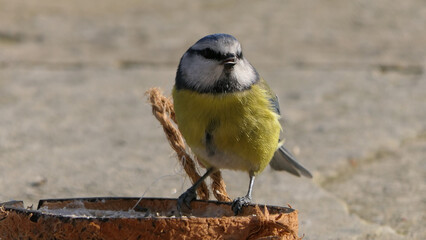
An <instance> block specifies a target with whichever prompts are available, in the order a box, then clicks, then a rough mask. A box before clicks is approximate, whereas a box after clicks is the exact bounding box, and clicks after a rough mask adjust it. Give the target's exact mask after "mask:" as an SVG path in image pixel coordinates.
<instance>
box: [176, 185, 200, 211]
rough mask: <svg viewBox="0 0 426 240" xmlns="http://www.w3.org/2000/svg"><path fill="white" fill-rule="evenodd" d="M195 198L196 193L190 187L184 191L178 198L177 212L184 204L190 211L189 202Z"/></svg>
mask: <svg viewBox="0 0 426 240" xmlns="http://www.w3.org/2000/svg"><path fill="white" fill-rule="evenodd" d="M196 198H197V193H196V192H195V189H193V188H192V187H191V188H189V189H188V190H186V191H185V192H184V193H182V195H180V196H179V198H178V200H177V210H178V212H179V213H180V212H181V209H182V205H183V204H185V205H186V206H187V207H188V208H189V209H191V202H192V201H193V200H195V199H196Z"/></svg>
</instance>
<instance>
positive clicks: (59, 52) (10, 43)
mask: <svg viewBox="0 0 426 240" xmlns="http://www.w3.org/2000/svg"><path fill="white" fill-rule="evenodd" d="M425 29H426V3H425V2H424V1H421V0H418V1H398V2H394V1H392V2H389V1H383V0H378V1H367V0H364V1H337V0H335V1H325V0H324V1H307V0H302V1H285V2H283V1H278V0H275V1H273V0H268V1H214V2H211V1H208V2H207V1H205V2H203V1H199V2H192V1H183V0H179V1H163V2H161V1H136V0H134V1H133V0H125V1H112V0H104V1H83V0H75V1H72V2H71V1H56V0H40V1H24V0H0V163H1V168H0V183H1V184H0V201H8V200H11V199H16V200H24V201H25V203H26V204H27V205H30V204H36V203H37V201H38V200H39V199H41V198H67V197H84V196H140V195H141V194H142V193H143V192H144V191H146V190H148V191H147V194H146V196H151V197H154V196H162V197H177V196H179V194H180V193H181V192H183V191H184V190H185V189H186V187H188V186H189V181H188V179H187V178H185V176H184V173H183V171H182V169H181V168H180V167H179V165H177V161H176V159H175V155H174V153H173V152H172V150H171V148H170V147H169V146H168V144H167V142H166V140H165V137H164V134H163V132H162V129H161V127H160V126H159V124H158V122H156V120H155V119H154V117H153V116H152V115H151V111H150V107H149V105H148V104H147V103H146V99H145V97H144V92H145V91H146V90H147V89H148V88H150V87H154V86H157V87H161V88H162V89H163V90H164V92H165V93H166V94H170V90H171V88H172V85H173V82H174V77H175V71H176V67H177V64H178V61H179V59H180V57H181V55H182V54H183V53H184V52H185V51H186V49H187V48H188V47H189V46H190V45H191V44H193V43H194V42H195V41H196V40H198V39H199V38H201V37H203V36H204V35H207V34H210V33H216V32H225V33H230V34H233V35H234V36H236V37H237V38H238V39H239V40H240V42H241V43H242V45H243V49H244V53H245V56H246V57H247V58H248V59H249V60H250V61H251V63H252V64H253V65H254V66H255V67H256V68H257V70H258V72H259V73H260V74H261V75H262V76H263V77H264V78H265V79H266V80H267V81H268V82H269V84H270V85H271V86H272V87H273V89H274V90H275V91H276V93H277V95H278V96H279V98H280V105H281V108H282V112H283V113H284V119H283V123H284V128H285V136H286V139H287V146H289V147H290V149H292V150H293V151H294V152H295V153H296V154H297V158H298V159H299V160H300V161H301V162H302V163H303V164H304V165H306V166H307V167H308V168H309V169H310V170H312V172H313V174H314V179H313V180H312V181H311V180H307V179H301V178H295V177H292V176H290V175H289V174H284V173H281V172H274V171H272V170H271V169H270V168H267V169H266V170H265V172H264V173H263V174H262V175H260V176H259V177H258V179H257V182H256V183H255V189H254V201H255V202H258V203H267V204H275V205H281V206H286V205H287V204H288V203H289V204H291V205H292V206H293V207H294V208H296V209H298V210H299V221H300V234H305V238H304V239H307V240H310V239H426V230H425V228H424V226H425V225H426V216H425V213H426V200H425V199H426V165H425V160H426V159H425V156H426V121H425V119H426V106H425V105H426V104H425V103H426V94H425V92H426V76H425V67H426V57H425V56H426V47H425V46H426V45H425V43H426V31H425ZM224 177H225V180H226V182H227V187H228V191H229V193H230V195H231V196H232V197H237V196H240V195H243V194H245V192H246V188H247V185H248V177H247V175H246V174H245V173H239V172H232V171H225V172H224Z"/></svg>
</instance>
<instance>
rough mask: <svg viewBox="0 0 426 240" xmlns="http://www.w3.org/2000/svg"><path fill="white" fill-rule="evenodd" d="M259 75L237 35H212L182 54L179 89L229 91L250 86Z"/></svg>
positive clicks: (210, 91)
mask: <svg viewBox="0 0 426 240" xmlns="http://www.w3.org/2000/svg"><path fill="white" fill-rule="evenodd" d="M258 78H259V77H258V74H257V72H256V70H255V69H254V68H253V66H252V65H251V64H250V63H249V62H248V61H247V60H246V59H245V58H244V56H243V53H242V50H241V44H240V43H239V42H238V41H237V39H236V38H235V37H233V36H231V35H228V34H212V35H208V36H205V37H203V38H202V39H200V40H198V41H197V42H196V43H195V44H194V45H192V46H191V47H190V48H189V49H188V50H187V51H186V52H185V54H184V55H183V56H182V58H181V60H180V63H179V67H178V70H177V74H176V88H178V89H191V90H194V91H198V92H201V93H214V94H215V93H227V92H235V91H242V90H245V89H248V88H250V86H251V85H252V84H253V83H255V82H256V81H257V80H258Z"/></svg>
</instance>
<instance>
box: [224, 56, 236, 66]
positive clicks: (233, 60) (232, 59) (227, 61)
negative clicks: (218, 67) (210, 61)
mask: <svg viewBox="0 0 426 240" xmlns="http://www.w3.org/2000/svg"><path fill="white" fill-rule="evenodd" d="M222 63H223V65H225V67H233V66H234V65H235V64H236V63H237V58H236V57H229V58H227V59H225V60H223V62H222Z"/></svg>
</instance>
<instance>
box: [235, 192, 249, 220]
mask: <svg viewBox="0 0 426 240" xmlns="http://www.w3.org/2000/svg"><path fill="white" fill-rule="evenodd" d="M250 202H251V197H249V196H245V197H239V198H236V199H235V200H234V201H233V202H232V206H231V209H232V211H234V214H235V216H236V215H238V214H239V213H240V212H241V210H242V209H243V207H244V206H247V205H248V204H249V203H250Z"/></svg>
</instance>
